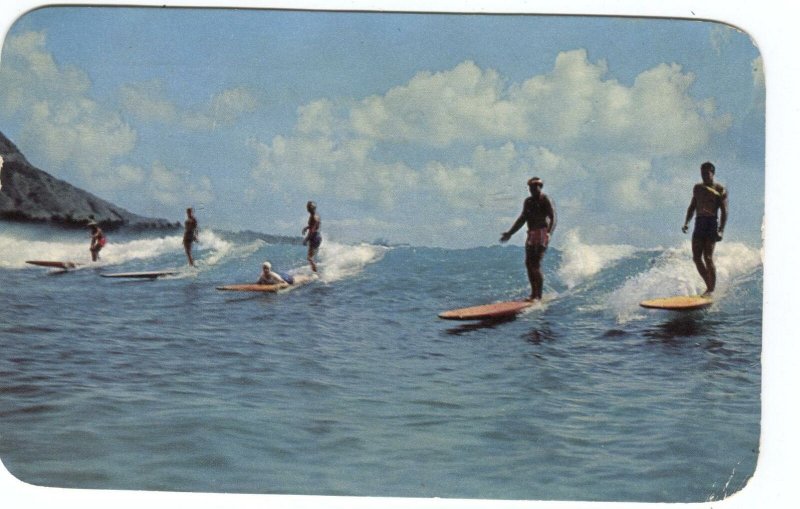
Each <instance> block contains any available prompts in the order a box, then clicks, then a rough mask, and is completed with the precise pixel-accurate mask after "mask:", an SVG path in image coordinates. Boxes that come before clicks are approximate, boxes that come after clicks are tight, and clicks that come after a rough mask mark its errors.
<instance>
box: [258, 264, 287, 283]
mask: <svg viewBox="0 0 800 509" xmlns="http://www.w3.org/2000/svg"><path fill="white" fill-rule="evenodd" d="M258 284H260V285H282V284H287V285H291V284H294V278H293V277H292V276H291V275H290V274H283V275H281V274H278V273H277V272H273V271H272V264H271V263H269V262H264V263H263V264H262V265H261V277H259V278H258Z"/></svg>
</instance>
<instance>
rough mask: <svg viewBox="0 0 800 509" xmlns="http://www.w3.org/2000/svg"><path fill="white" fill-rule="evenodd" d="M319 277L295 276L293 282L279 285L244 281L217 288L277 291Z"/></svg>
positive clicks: (236, 290) (237, 290) (241, 290)
mask: <svg viewBox="0 0 800 509" xmlns="http://www.w3.org/2000/svg"><path fill="white" fill-rule="evenodd" d="M315 279H317V278H316V277H315V276H295V277H294V283H293V284H291V285H290V284H288V283H287V284H283V283H281V284H277V285H260V284H258V283H242V284H235V285H224V286H218V287H217V290H222V291H228V292H267V293H275V292H279V291H281V290H288V289H290V288H295V287H298V286H302V285H304V284H306V283H310V282H311V281H313V280H315Z"/></svg>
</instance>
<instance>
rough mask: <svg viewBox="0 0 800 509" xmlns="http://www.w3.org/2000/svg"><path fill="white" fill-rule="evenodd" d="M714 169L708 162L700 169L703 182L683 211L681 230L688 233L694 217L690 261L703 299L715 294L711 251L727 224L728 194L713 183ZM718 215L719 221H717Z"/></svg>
mask: <svg viewBox="0 0 800 509" xmlns="http://www.w3.org/2000/svg"><path fill="white" fill-rule="evenodd" d="M715 173H716V168H715V167H714V165H713V164H712V163H710V162H705V163H703V164H701V165H700V177H701V178H702V179H703V181H702V182H700V183H699V184H695V186H694V188H693V189H692V201H691V202H690V203H689V208H688V209H687V210H686V220H685V221H684V222H683V228H681V230H682V231H683V233H686V232H687V231H688V230H689V221H691V219H692V216H693V215H694V214H695V213H697V217H696V218H695V220H694V231H693V232H692V259H693V260H694V264H695V266H696V267H697V272H699V273H700V277H702V278H703V281H704V282H705V284H706V291H705V293H703V296H704V297H708V296H710V295H711V294H712V293H714V289H715V288H716V286H717V268H716V267H715V266H714V248H715V247H716V244H717V242H719V241H721V240H722V234H723V233H724V231H725V223H726V222H727V221H728V191H727V190H726V189H725V187H723V186H722V184H719V183H717V182H714V174H715ZM717 213H719V221H718V220H717Z"/></svg>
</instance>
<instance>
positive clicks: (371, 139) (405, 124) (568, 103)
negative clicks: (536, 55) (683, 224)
mask: <svg viewBox="0 0 800 509" xmlns="http://www.w3.org/2000/svg"><path fill="white" fill-rule="evenodd" d="M607 75H608V66H607V64H606V63H605V62H604V61H599V62H595V63H593V62H590V61H589V59H588V56H587V53H586V51H585V50H574V51H567V52H562V53H561V54H559V55H558V56H557V58H556V60H555V62H554V65H553V68H552V69H551V70H550V71H548V72H545V73H542V74H539V75H535V76H531V77H529V78H528V79H526V80H524V81H522V82H520V83H508V82H507V80H505V79H504V78H503V77H502V76H500V74H499V73H498V72H496V71H494V70H491V69H488V70H487V69H482V68H480V67H479V66H478V65H476V64H475V63H474V62H471V61H466V62H463V63H461V64H459V65H457V66H455V67H454V68H452V69H449V70H445V71H441V72H436V73H432V72H420V73H418V74H417V75H416V76H414V77H413V78H412V79H410V80H409V81H408V82H407V83H405V84H402V85H399V86H396V87H393V88H392V89H390V90H389V91H388V92H386V94H384V95H375V96H370V97H367V98H365V99H363V100H360V101H356V102H355V103H345V102H335V101H332V100H329V99H320V100H316V101H313V102H310V103H308V104H306V105H304V106H302V107H301V108H299V109H298V120H297V124H296V126H295V129H294V131H293V132H292V133H288V134H286V135H281V136H276V137H275V138H273V140H272V141H271V142H268V143H266V142H258V141H253V142H251V147H252V148H253V149H254V150H255V151H256V154H257V159H258V161H257V163H256V165H255V167H254V169H253V172H252V173H253V176H254V177H255V178H256V181H257V182H259V183H260V185H261V186H267V188H268V189H269V191H270V193H272V195H277V196H287V197H288V196H294V195H297V194H298V193H300V192H306V193H309V194H311V195H318V194H319V193H332V194H333V195H335V196H337V197H339V198H342V199H345V200H348V201H353V202H361V203H362V204H368V205H373V206H379V207H381V208H383V209H386V210H392V208H393V207H395V206H397V205H398V204H400V203H405V202H406V200H404V196H408V197H410V198H411V199H412V200H413V201H414V203H416V204H418V208H419V211H418V212H419V213H420V214H422V215H425V214H428V213H429V212H430V211H433V210H440V211H441V209H442V207H441V204H440V203H439V202H440V201H442V200H444V202H445V203H446V204H447V206H449V207H451V208H456V209H473V210H479V209H483V210H486V211H489V212H491V213H493V214H501V213H502V214H508V212H509V209H512V210H516V209H517V207H518V205H519V204H521V200H522V198H524V196H526V195H527V189H526V187H525V181H526V180H527V179H528V178H529V177H531V176H533V175H538V176H540V177H542V178H544V179H545V181H546V182H547V183H548V184H547V186H548V190H549V191H552V192H553V193H555V194H558V195H562V196H565V201H564V203H565V207H566V209H567V213H568V214H575V215H576V216H577V214H587V213H588V214H589V215H590V217H592V218H596V219H597V221H598V222H602V220H603V218H604V217H612V216H613V214H614V213H618V212H623V213H626V214H631V213H634V212H636V211H648V210H653V208H654V206H655V205H654V204H657V203H659V201H660V200H670V199H672V198H673V197H672V196H670V194H669V193H667V192H666V188H665V185H664V184H665V182H667V181H671V179H673V177H674V172H677V171H684V170H685V168H682V167H680V166H679V165H678V166H674V167H673V166H665V164H666V161H672V160H685V159H686V158H692V157H695V156H696V154H697V152H698V151H699V150H701V149H702V148H703V147H705V146H707V145H708V143H709V140H710V138H711V137H712V136H713V135H714V134H715V133H718V132H720V131H723V130H725V129H727V128H728V127H729V126H730V123H731V119H730V118H729V117H728V116H725V115H719V114H718V113H717V111H716V107H715V104H714V102H713V101H712V100H708V99H696V98H694V97H693V96H692V95H691V93H690V90H691V87H692V84H693V82H694V79H695V78H694V76H693V75H692V74H691V73H685V72H683V70H682V68H681V67H680V66H679V65H677V64H661V65H657V66H655V67H653V68H651V69H646V70H644V71H642V72H641V73H640V74H639V75H638V76H637V77H636V78H635V80H634V81H633V83H632V84H631V85H624V84H622V83H620V82H618V81H617V80H615V79H613V78H610V77H608V76H607ZM656 160H658V161H659V163H658V164H659V167H658V168H657V169H654V161H656ZM251 195H252V196H258V193H257V192H253V193H251ZM412 195H413V196H412ZM566 196H569V197H570V198H569V199H567V198H566ZM426 217H427V216H426Z"/></svg>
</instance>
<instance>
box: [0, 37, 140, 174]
mask: <svg viewBox="0 0 800 509" xmlns="http://www.w3.org/2000/svg"><path fill="white" fill-rule="evenodd" d="M46 42H47V41H46V36H45V34H44V33H42V32H26V33H23V34H20V35H18V36H14V37H9V38H8V40H7V44H6V47H5V52H4V54H3V65H2V67H0V88H2V90H3V94H2V98H0V101H1V102H0V106H1V107H2V113H3V114H4V115H6V116H10V117H15V118H19V119H20V122H21V125H22V129H21V133H22V134H21V136H22V141H23V142H24V143H25V144H27V145H28V146H33V147H36V153H37V154H40V155H42V156H44V157H45V158H46V161H45V162H46V163H48V164H49V165H54V166H56V167H64V166H66V165H74V166H75V168H76V169H77V170H78V171H79V172H80V175H81V177H82V178H84V179H85V180H86V181H93V180H95V179H97V178H100V177H103V173H104V172H105V168H108V167H110V166H111V165H112V163H113V161H114V159H115V158H117V157H120V156H123V155H126V154H128V153H129V152H130V151H131V150H132V149H133V147H134V145H135V143H136V132H135V131H134V130H133V128H131V127H130V126H129V125H128V124H126V123H125V122H124V121H123V120H122V119H121V118H120V117H119V115H117V114H116V113H115V112H113V111H111V110H109V109H107V108H104V107H103V106H102V105H100V104H99V103H98V102H96V101H94V100H93V99H92V98H90V97H89V88H90V81H89V78H88V77H87V76H86V74H85V73H84V72H82V71H80V70H78V69H75V68H72V67H60V66H59V65H58V64H57V62H56V61H55V60H54V59H53V57H52V55H51V54H50V53H49V52H48V51H47V49H46Z"/></svg>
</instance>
